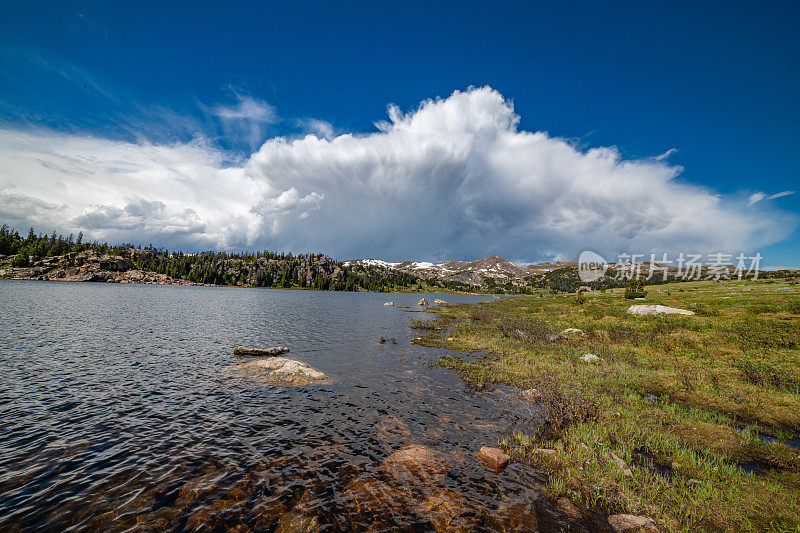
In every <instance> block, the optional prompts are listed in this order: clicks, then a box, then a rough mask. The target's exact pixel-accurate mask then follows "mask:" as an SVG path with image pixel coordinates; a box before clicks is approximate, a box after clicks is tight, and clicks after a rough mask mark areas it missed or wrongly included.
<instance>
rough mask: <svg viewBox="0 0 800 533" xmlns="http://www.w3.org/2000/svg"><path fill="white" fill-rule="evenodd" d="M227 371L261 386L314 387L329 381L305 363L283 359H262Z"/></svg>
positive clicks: (233, 366)
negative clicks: (316, 384)
mask: <svg viewBox="0 0 800 533" xmlns="http://www.w3.org/2000/svg"><path fill="white" fill-rule="evenodd" d="M227 371H228V373H229V374H233V373H236V374H240V375H241V376H243V377H244V378H245V379H246V380H248V381H252V382H255V383H258V384H261V385H287V386H288V385H313V384H315V383H321V382H323V381H325V380H326V379H328V376H326V375H325V374H323V373H322V372H320V371H319V370H316V369H314V368H311V367H310V366H308V365H307V364H305V363H301V362H300V361H295V360H293V359H286V358H283V357H262V358H259V359H254V360H253V361H249V362H247V363H241V364H238V365H232V366H229V367H227Z"/></svg>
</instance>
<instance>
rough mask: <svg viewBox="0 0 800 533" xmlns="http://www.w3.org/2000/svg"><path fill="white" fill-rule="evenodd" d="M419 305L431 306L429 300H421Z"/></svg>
mask: <svg viewBox="0 0 800 533" xmlns="http://www.w3.org/2000/svg"><path fill="white" fill-rule="evenodd" d="M417 305H422V306H425V305H430V304H429V303H428V300H426V299H425V298H421V299H420V301H418V302H417Z"/></svg>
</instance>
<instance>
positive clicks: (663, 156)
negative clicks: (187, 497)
mask: <svg viewBox="0 0 800 533" xmlns="http://www.w3.org/2000/svg"><path fill="white" fill-rule="evenodd" d="M677 151H678V149H677V148H670V149H669V150H667V151H666V152H664V153H663V154H661V155H657V156H655V157H654V158H653V159H655V160H656V161H664V160H665V159H668V158H669V156H671V155H672V154H674V153H676V152H677Z"/></svg>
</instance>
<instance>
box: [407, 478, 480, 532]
mask: <svg viewBox="0 0 800 533" xmlns="http://www.w3.org/2000/svg"><path fill="white" fill-rule="evenodd" d="M415 510H416V512H417V514H419V515H420V516H423V517H425V518H427V519H428V521H430V523H431V524H432V525H433V529H434V531H436V533H467V532H470V531H475V530H476V529H477V528H478V524H479V523H480V518H481V517H480V515H479V513H478V512H477V511H476V510H475V509H473V508H472V507H471V506H470V505H469V504H468V502H467V500H466V498H464V497H463V496H462V495H461V494H458V493H457V492H455V491H453V490H450V489H444V491H442V492H439V493H437V494H434V495H432V496H429V497H428V498H426V499H425V500H424V501H423V502H422V503H421V504H419V505H417V506H416V509H415Z"/></svg>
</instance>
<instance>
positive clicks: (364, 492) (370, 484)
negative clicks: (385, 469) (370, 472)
mask: <svg viewBox="0 0 800 533" xmlns="http://www.w3.org/2000/svg"><path fill="white" fill-rule="evenodd" d="M342 500H343V503H344V514H345V516H346V517H347V529H349V530H351V531H372V530H373V529H371V528H373V527H374V526H375V524H381V525H383V524H392V523H395V524H396V523H397V518H399V517H402V516H405V515H407V514H408V511H409V507H410V502H411V500H410V499H409V495H408V493H406V492H405V491H403V490H400V489H398V488H394V487H391V486H389V485H388V484H386V483H384V482H382V481H379V480H375V479H369V480H363V479H354V480H353V481H351V482H350V483H348V484H347V486H346V487H345V488H344V492H343V493H342Z"/></svg>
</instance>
